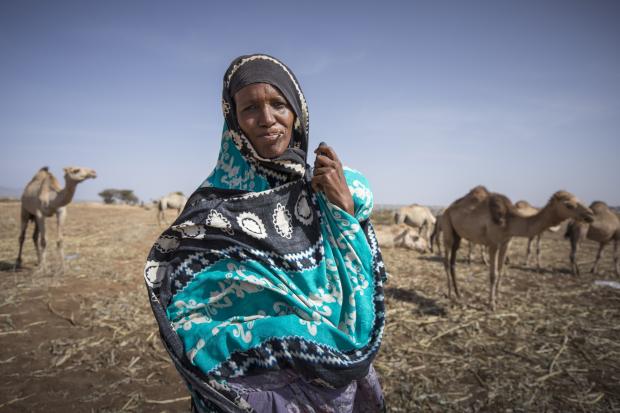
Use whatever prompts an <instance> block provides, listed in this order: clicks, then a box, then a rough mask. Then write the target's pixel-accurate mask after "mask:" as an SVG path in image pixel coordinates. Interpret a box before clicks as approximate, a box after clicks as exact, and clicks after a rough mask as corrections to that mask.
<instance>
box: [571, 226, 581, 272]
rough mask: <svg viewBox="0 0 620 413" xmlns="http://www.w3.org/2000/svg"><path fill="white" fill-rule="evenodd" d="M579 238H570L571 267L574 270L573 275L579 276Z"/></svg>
mask: <svg viewBox="0 0 620 413" xmlns="http://www.w3.org/2000/svg"><path fill="white" fill-rule="evenodd" d="M577 246H578V242H577V238H576V237H575V236H571V237H570V256H569V257H570V265H571V268H572V270H573V275H576V276H579V275H580V274H579V266H578V265H577Z"/></svg>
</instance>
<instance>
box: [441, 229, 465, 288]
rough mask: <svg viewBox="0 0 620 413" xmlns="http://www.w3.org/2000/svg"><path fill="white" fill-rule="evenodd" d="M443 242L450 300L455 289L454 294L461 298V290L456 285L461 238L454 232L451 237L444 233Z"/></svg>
mask: <svg viewBox="0 0 620 413" xmlns="http://www.w3.org/2000/svg"><path fill="white" fill-rule="evenodd" d="M443 242H444V244H443V246H444V251H443V252H444V261H443V263H444V269H445V271H446V278H447V281H448V298H449V299H452V289H454V294H455V295H456V296H457V297H460V294H459V290H458V287H457V285H456V276H455V264H456V253H457V251H458V249H459V244H460V243H461V237H459V236H458V234H456V233H455V232H453V231H452V233H451V234H449V235H447V232H446V231H444V236H443Z"/></svg>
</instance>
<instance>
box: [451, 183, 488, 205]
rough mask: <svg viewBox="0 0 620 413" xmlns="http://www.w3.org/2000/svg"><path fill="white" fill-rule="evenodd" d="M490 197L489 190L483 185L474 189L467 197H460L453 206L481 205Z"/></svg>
mask: <svg viewBox="0 0 620 413" xmlns="http://www.w3.org/2000/svg"><path fill="white" fill-rule="evenodd" d="M489 195H490V192H489V191H488V189H486V188H485V187H484V186H482V185H478V186H476V187H474V188H472V189H471V190H470V191H469V192H468V193H467V194H466V195H465V196H462V197H460V198H459V199H457V200H456V201H454V202H453V203H452V205H459V206H465V205H468V204H472V203H473V204H480V203H482V202H483V201H484V200H486V199H487V198H488V197H489Z"/></svg>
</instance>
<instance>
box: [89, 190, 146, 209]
mask: <svg viewBox="0 0 620 413" xmlns="http://www.w3.org/2000/svg"><path fill="white" fill-rule="evenodd" d="M98 195H99V196H100V197H101V198H102V199H103V203H104V204H127V205H136V204H138V202H140V200H139V199H138V197H137V196H136V195H135V194H134V193H133V191H132V190H131V189H112V188H110V189H104V190H103V191H101V192H99V194H98Z"/></svg>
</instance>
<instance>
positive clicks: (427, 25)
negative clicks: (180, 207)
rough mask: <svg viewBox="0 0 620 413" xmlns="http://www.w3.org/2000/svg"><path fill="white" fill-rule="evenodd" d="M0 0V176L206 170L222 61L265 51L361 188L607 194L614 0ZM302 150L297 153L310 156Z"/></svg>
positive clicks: (213, 154)
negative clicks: (359, 175) (44, 170)
mask: <svg viewBox="0 0 620 413" xmlns="http://www.w3.org/2000/svg"><path fill="white" fill-rule="evenodd" d="M234 9H235V10H234V11H231V10H230V6H229V5H226V4H223V3H219V2H218V3H214V4H210V3H207V2H199V1H188V2H183V3H181V4H171V3H166V2H160V1H153V2H146V1H134V2H119V1H110V2H105V3H103V2H82V1H58V2H45V1H12V0H9V1H4V2H2V3H0V53H1V54H2V56H3V58H2V59H3V63H2V65H0V90H1V91H2V93H1V94H0V145H1V148H2V151H1V155H0V186H2V187H5V188H14V189H19V192H20V193H21V191H22V190H23V187H24V186H25V185H26V183H27V182H28V181H29V180H30V179H31V178H32V176H33V175H34V174H35V173H36V171H37V170H38V169H39V168H40V167H42V166H45V165H48V166H49V167H50V170H51V172H52V173H54V175H56V177H57V178H58V179H59V180H60V181H62V168H63V167H65V166H74V165H78V166H87V167H90V168H93V169H95V170H97V173H98V178H97V179H96V180H93V181H90V180H89V181H87V182H85V183H83V184H80V186H79V187H78V189H77V193H76V197H75V198H76V199H77V200H99V199H100V198H99V197H98V196H97V194H98V193H99V192H101V191H102V190H103V189H106V188H116V189H131V190H133V191H134V192H135V194H136V195H137V196H138V197H139V198H140V199H142V200H144V201H145V202H148V201H149V200H150V199H155V198H158V197H160V196H162V195H164V194H166V193H169V192H172V191H177V190H181V191H183V192H184V193H186V194H190V193H191V192H192V191H193V190H194V189H195V188H196V187H197V186H198V185H199V184H200V183H201V182H202V181H203V180H204V178H205V177H206V176H207V175H208V174H209V173H210V172H211V170H212V168H213V167H214V165H215V161H216V158H217V153H218V150H219V141H220V133H221V129H222V125H223V117H222V113H221V108H220V95H221V84H222V76H223V74H224V71H225V70H226V68H227V66H228V64H229V63H230V61H231V60H232V59H233V58H234V57H236V56H238V55H241V54H247V53H253V52H264V53H268V54H271V55H274V56H276V57H278V58H280V59H281V60H283V61H284V62H285V63H287V65H288V66H289V67H290V68H291V69H292V70H293V71H294V72H295V74H296V76H297V77H298V79H299V81H300V83H301V86H302V88H303V90H304V93H305V94H306V97H307V99H308V104H309V111H310V146H311V147H312V148H314V146H316V144H317V143H318V142H320V141H322V140H324V141H326V142H328V143H329V144H330V145H332V146H333V147H334V148H335V149H336V151H337V153H338V155H339V156H340V158H341V159H342V161H343V163H344V164H346V165H348V166H350V167H352V168H355V169H358V170H360V171H362V172H363V173H364V174H365V175H366V176H367V177H368V179H369V181H370V183H371V185H372V189H373V192H374V195H375V202H376V203H377V204H410V203H414V202H416V203H420V204H426V205H447V204H449V203H450V202H452V201H453V200H454V199H456V198H458V197H460V196H462V195H464V194H465V193H467V192H468V191H469V189H471V188H472V187H474V186H476V185H479V184H482V185H485V186H486V187H487V188H488V189H489V190H491V191H494V192H500V193H503V194H505V195H507V196H508V197H509V198H510V199H511V200H512V201H513V202H514V201H517V200H519V199H526V200H528V201H529V202H530V203H532V204H533V205H543V204H544V203H545V202H546V201H547V199H548V198H549V197H550V196H551V194H552V193H553V192H555V191H557V190H559V189H565V190H568V191H570V192H572V193H574V194H575V195H576V196H577V197H578V198H580V199H581V200H582V201H584V203H588V204H589V203H590V202H592V201H594V200H603V201H605V202H607V203H608V204H610V205H620V191H619V190H618V189H617V188H618V183H617V180H618V177H620V167H619V162H618V155H619V154H620V139H619V137H618V136H617V135H618V134H619V131H620V48H619V47H618V44H619V42H618V41H619V40H620V25H619V24H618V21H620V2H616V1H612V0H605V1H602V0H601V1H597V0H594V1H590V2H583V1H578V0H567V1H562V0H549V1H542V2H534V1H527V2H495V1H490V0H489V1H472V2H467V3H464V2H458V1H445V2H429V1H412V2H395V1H392V2H389V1H388V2H382V3H381V4H378V3H377V4H375V3H365V2H355V3H352V2H350V3H344V2H330V3H327V2H317V3H313V4H312V5H310V4H299V5H296V7H295V8H293V7H290V6H289V3H287V2H275V1H270V2H264V3H260V4H258V3H253V2H248V3H244V2H240V3H235V7H234ZM312 160H313V155H310V156H309V162H312Z"/></svg>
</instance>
